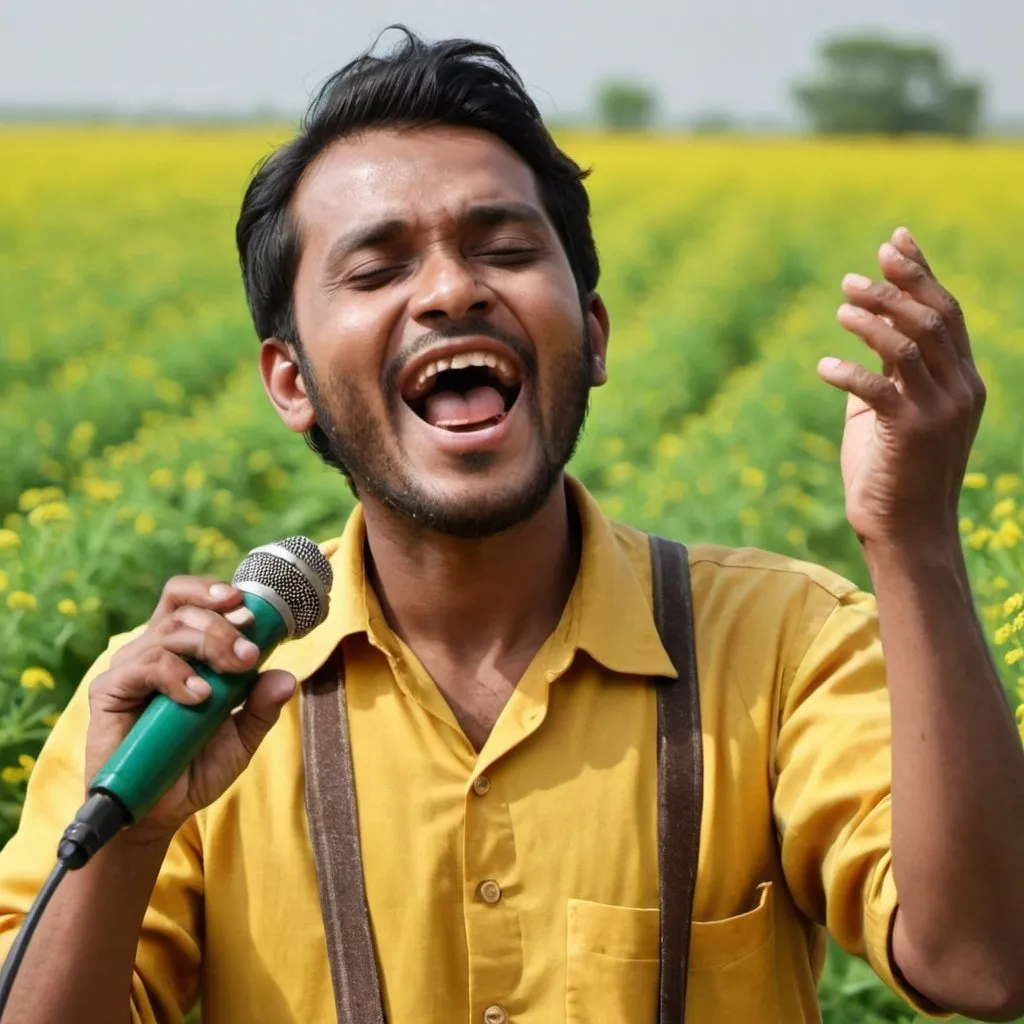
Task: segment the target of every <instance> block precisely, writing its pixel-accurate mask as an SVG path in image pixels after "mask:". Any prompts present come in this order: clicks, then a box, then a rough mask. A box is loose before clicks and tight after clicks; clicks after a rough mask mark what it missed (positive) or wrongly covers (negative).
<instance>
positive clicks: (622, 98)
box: [596, 35, 984, 136]
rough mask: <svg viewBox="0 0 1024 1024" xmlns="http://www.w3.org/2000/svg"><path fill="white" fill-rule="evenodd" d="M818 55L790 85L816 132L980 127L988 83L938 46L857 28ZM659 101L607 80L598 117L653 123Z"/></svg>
mask: <svg viewBox="0 0 1024 1024" xmlns="http://www.w3.org/2000/svg"><path fill="white" fill-rule="evenodd" d="M818 56H819V60H820V65H821V67H820V72H819V74H818V75H817V77H816V78H814V79H813V80H812V81H809V82H798V83H795V84H794V85H793V88H792V96H793V99H794V101H795V103H796V105H797V106H798V108H799V109H800V111H801V113H802V114H803V115H804V117H805V118H806V119H807V121H808V122H809V124H810V127H811V130H812V131H814V132H816V133H819V134H875V135H907V134H912V133H926V134H927V133H931V134H941V135H958V136H969V135H974V134H976V133H977V132H978V130H979V127H980V122H981V114H982V107H983V103H984V87H983V86H982V84H981V83H980V82H976V81H970V80H963V79H958V78H957V77H956V76H955V75H954V73H953V71H952V69H951V68H950V66H949V61H948V58H947V57H946V55H945V53H944V52H943V51H942V50H941V49H940V48H939V47H937V46H934V45H932V44H928V43H902V42H898V41H895V40H892V39H888V38H885V37H884V36H880V35H853V36H842V37H837V38H834V39H830V40H827V41H826V42H825V43H823V44H822V46H821V47H820V49H819V54H818ZM658 106H659V104H658V97H657V94H656V93H655V91H654V90H653V89H652V88H651V87H650V86H648V85H645V84H644V83H642V82H638V81H634V80H631V79H621V78H617V79H610V80H608V81H605V82H603V83H601V85H600V86H599V87H598V90H597V94H596V107H597V113H598V116H599V118H600V120H601V122H602V124H603V125H604V126H605V127H606V128H608V129H610V130H612V131H621V130H638V129H644V128H648V127H650V126H651V125H652V124H653V123H654V120H655V117H656V115H657V112H658ZM691 127H692V128H693V130H696V131H704V132H714V131H728V130H730V129H731V128H734V127H735V123H734V122H733V120H732V119H731V118H730V117H729V116H728V114H726V113H724V112H716V113H711V114H708V115H704V116H702V117H701V118H698V119H697V120H696V121H695V122H694V123H693V125H692V126H691Z"/></svg>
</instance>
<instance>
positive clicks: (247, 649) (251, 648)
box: [234, 636, 260, 661]
mask: <svg viewBox="0 0 1024 1024" xmlns="http://www.w3.org/2000/svg"><path fill="white" fill-rule="evenodd" d="M234 650H235V655H236V656H237V657H239V658H241V659H242V661H250V660H251V659H252V658H254V657H255V656H256V655H257V654H259V652H260V649H259V648H258V647H257V646H256V645H255V644H254V643H253V642H252V641H251V640H246V639H245V637H244V636H240V637H239V638H238V639H237V640H236V641H235V648H234Z"/></svg>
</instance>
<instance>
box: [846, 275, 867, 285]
mask: <svg viewBox="0 0 1024 1024" xmlns="http://www.w3.org/2000/svg"><path fill="white" fill-rule="evenodd" d="M843 284H845V285H849V286H850V287H851V288H870V287H871V279H870V278H868V277H865V276H864V275H863V274H847V275H846V277H844V278H843Z"/></svg>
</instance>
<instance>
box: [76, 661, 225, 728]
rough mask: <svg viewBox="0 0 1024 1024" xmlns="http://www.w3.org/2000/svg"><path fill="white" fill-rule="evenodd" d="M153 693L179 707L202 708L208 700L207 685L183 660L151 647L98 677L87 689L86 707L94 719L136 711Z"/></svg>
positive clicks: (208, 690)
mask: <svg viewBox="0 0 1024 1024" xmlns="http://www.w3.org/2000/svg"><path fill="white" fill-rule="evenodd" d="M154 693H162V694H165V695H166V696H168V697H170V698H171V700H173V701H175V702H176V703H178V704H193V705H194V704H201V703H202V702H203V701H204V700H206V698H207V697H209V696H210V684H209V683H207V682H206V680H205V679H202V678H200V677H199V676H197V675H196V672H195V669H194V668H193V667H192V666H191V665H190V664H189V663H188V662H187V661H186V660H185V659H184V658H182V657H180V656H178V655H177V654H174V653H173V652H172V651H168V650H165V649H163V648H159V647H151V648H149V649H148V650H145V651H141V652H139V654H138V655H137V656H136V657H135V658H134V659H132V660H131V661H126V662H124V663H123V664H121V665H117V666H115V667H113V668H111V669H109V670H108V671H106V672H104V673H103V674H102V675H100V676H97V677H96V679H95V680H94V681H93V683H92V686H90V688H89V705H90V708H91V713H92V714H93V715H94V716H95V715H96V714H97V713H101V712H107V713H109V712H126V711H136V710H138V709H140V708H141V707H142V706H143V705H144V704H146V702H147V701H148V700H149V699H150V697H152V696H153V694H154Z"/></svg>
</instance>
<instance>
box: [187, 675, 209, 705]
mask: <svg viewBox="0 0 1024 1024" xmlns="http://www.w3.org/2000/svg"><path fill="white" fill-rule="evenodd" d="M185 688H186V689H187V690H188V692H189V693H191V694H192V696H193V697H197V698H199V699H200V700H205V699H206V698H207V697H209V696H210V693H211V692H212V691H211V690H210V684H209V683H208V682H207V681H206V680H205V679H203V678H202V677H201V676H189V677H188V679H186V680H185Z"/></svg>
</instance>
